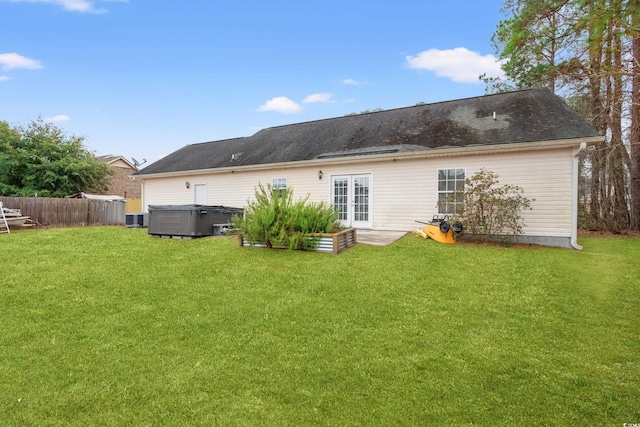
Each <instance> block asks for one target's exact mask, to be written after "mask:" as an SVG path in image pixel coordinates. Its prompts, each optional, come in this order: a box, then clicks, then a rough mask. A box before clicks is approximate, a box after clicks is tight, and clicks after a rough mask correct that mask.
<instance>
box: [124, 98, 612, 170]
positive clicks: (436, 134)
mask: <svg viewBox="0 0 640 427" xmlns="http://www.w3.org/2000/svg"><path fill="white" fill-rule="evenodd" d="M598 136H600V135H599V134H598V132H597V131H596V130H595V129H594V128H593V127H591V126H590V125H589V124H588V123H587V122H586V121H585V120H584V119H583V118H582V117H580V115H578V114H577V113H576V112H575V111H574V110H573V109H572V108H571V107H569V106H568V105H567V104H566V103H565V102H564V101H563V100H562V99H561V98H559V97H558V96H556V95H554V94H553V93H552V92H551V91H549V90H547V89H528V90H523V91H517V92H509V93H501V94H495V95H486V96H480V97H475V98H467V99H461V100H455V101H447V102H439V103H434V104H425V105H418V106H414V107H406V108H399V109H394V110H386V111H380V112H375V113H366V114H358V115H349V116H344V117H337V118H332V119H326V120H317V121H312V122H305V123H297V124H292V125H285V126H278V127H273V128H267V129H263V130H261V131H259V132H257V133H256V134H255V135H253V136H250V137H246V138H236V139H227V140H222V141H212V142H205V143H199V144H191V145H187V146H185V147H183V148H181V149H179V150H178V151H175V152H174V153H172V154H169V155H168V156H166V157H164V158H162V159H160V160H158V161H156V162H155V163H153V164H151V165H149V166H147V167H146V168H144V169H142V170H141V171H139V172H138V173H137V174H136V175H151V174H161V173H170V172H181V171H192V170H202V169H215V168H225V167H238V166H251V165H266V164H272V163H285V162H296V161H305V160H314V159H330V158H337V157H345V156H364V155H372V154H384V153H400V152H412V151H413V152H415V151H424V150H434V149H443V148H452V147H468V146H487V145H496V144H511V143H521V142H534V141H553V140H563V139H573V138H589V137H598Z"/></svg>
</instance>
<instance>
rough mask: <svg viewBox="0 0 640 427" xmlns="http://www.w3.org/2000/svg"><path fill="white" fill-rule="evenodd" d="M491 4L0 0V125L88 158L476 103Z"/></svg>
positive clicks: (494, 16) (150, 156)
mask: <svg viewBox="0 0 640 427" xmlns="http://www.w3.org/2000/svg"><path fill="white" fill-rule="evenodd" d="M501 6H502V1H498V0H482V1H478V0H461V1H456V0H447V1H429V0H416V1H414V0H398V1H395V2H390V1H377V2H376V1H371V0H368V1H361V0H343V1H336V0H324V1H322V2H301V1H285V0H269V1H264V0H262V1H253V0H251V1H247V0H235V1H227V2H220V1H215V0H184V1H151V0H109V1H107V0H93V1H90V0H0V17H1V20H2V25H0V120H4V121H7V122H9V123H11V124H27V123H28V122H30V121H31V120H35V119H37V118H38V117H42V118H43V119H45V120H46V121H50V122H52V123H55V125H56V126H58V127H60V128H61V129H63V130H64V131H65V132H66V133H68V134H74V135H77V136H84V137H85V138H86V140H85V146H86V147H87V148H88V149H89V150H91V151H93V152H95V154H96V155H105V154H115V155H123V156H125V157H127V158H129V159H131V158H136V159H137V160H139V161H142V159H143V158H144V159H147V160H148V162H149V163H150V162H153V161H155V160H157V159H159V158H161V157H163V156H165V155H167V154H169V153H171V152H173V151H175V150H177V149H179V148H181V147H183V146H184V145H186V144H192V143H198V142H204V141H213V140H219V139H226V138H235V137H240V136H249V135H252V134H254V133H255V132H257V131H258V130H260V129H262V128H266V127H273V126H279V125H283V124H289V123H298V122H304V121H310V120H318V119H324V118H330V117H339V116H343V115H345V114H349V113H352V112H360V111H363V110H366V109H375V108H382V109H385V110H388V109H392V108H399V107H406V106H411V105H415V104H416V103H418V102H427V103H431V102H438V101H445V100H450V99H458V98H466V97H472V96H479V95H482V94H483V93H484V85H483V84H482V83H481V82H479V81H478V79H477V76H478V75H479V74H481V73H487V74H489V75H496V74H497V73H499V72H500V70H499V66H498V65H497V62H496V60H495V57H494V51H493V48H492V45H491V35H492V34H493V33H494V31H495V29H496V26H497V24H498V22H499V21H500V20H501V19H503V15H502V14H501V13H500V7H501Z"/></svg>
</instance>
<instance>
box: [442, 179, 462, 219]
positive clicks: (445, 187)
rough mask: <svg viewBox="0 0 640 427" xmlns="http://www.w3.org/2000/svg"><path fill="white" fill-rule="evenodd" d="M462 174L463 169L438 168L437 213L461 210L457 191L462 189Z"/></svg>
mask: <svg viewBox="0 0 640 427" xmlns="http://www.w3.org/2000/svg"><path fill="white" fill-rule="evenodd" d="M464 176H465V170H464V169H440V170H438V213H440V214H456V213H460V212H461V208H462V197H461V195H460V193H457V192H458V191H461V190H464Z"/></svg>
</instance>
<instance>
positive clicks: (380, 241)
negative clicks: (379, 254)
mask: <svg viewBox="0 0 640 427" xmlns="http://www.w3.org/2000/svg"><path fill="white" fill-rule="evenodd" d="M405 234H407V232H406V231H381V230H357V231H356V240H357V242H358V243H362V244H365V245H372V246H388V245H390V244H392V243H393V242H395V241H396V240H398V239H399V238H401V237H402V236H404V235H405Z"/></svg>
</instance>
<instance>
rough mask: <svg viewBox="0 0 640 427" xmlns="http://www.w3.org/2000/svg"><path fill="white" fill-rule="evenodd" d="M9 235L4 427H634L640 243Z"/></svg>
mask: <svg viewBox="0 0 640 427" xmlns="http://www.w3.org/2000/svg"><path fill="white" fill-rule="evenodd" d="M579 243H580V244H582V245H583V246H584V250H583V251H575V250H568V249H552V248H538V247H511V248H506V247H501V246H487V245H478V244H471V243H459V244H457V245H452V246H448V245H442V244H438V243H435V242H433V241H429V240H427V241H425V240H422V239H421V238H418V237H415V236H411V235H408V236H406V237H404V238H402V239H400V240H399V241H397V242H396V243H394V244H393V245H391V246H387V247H373V246H366V245H362V244H358V245H356V246H355V247H353V248H351V249H349V250H347V251H345V252H343V253H341V254H340V255H328V254H319V253H310V252H297V251H286V250H267V249H258V248H240V247H238V246H237V244H236V241H235V240H234V239H232V238H228V237H215V238H204V239H196V240H170V239H159V238H152V237H149V236H148V235H147V234H146V230H144V229H127V228H124V227H96V228H71V229H50V230H29V231H22V232H16V233H12V234H10V235H7V234H2V235H0V248H1V249H2V252H3V254H4V257H3V258H4V260H3V264H2V268H1V271H2V277H1V280H2V284H0V325H2V332H1V334H0V425H7V426H27V425H29V426H30V425H37V426H57V425H60V426H62V425H65V426H66V425H75V426H84V425H105V426H120V425H135V426H144V425H149V426H159V425H176V426H182V425H207V426H211V425H216V426H309V425H312V426H313V425H317V426H411V425H425V426H431V425H480V426H496V425H510V426H513V425H517V426H532V425H563V426H566V425H612V426H622V425H623V424H624V423H640V239H639V238H629V237H606V238H605V237H589V238H581V239H579Z"/></svg>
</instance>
